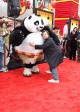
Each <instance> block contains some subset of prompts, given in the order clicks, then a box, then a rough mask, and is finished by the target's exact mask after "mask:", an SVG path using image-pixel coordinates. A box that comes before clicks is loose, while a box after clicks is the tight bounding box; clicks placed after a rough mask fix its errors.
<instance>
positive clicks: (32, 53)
mask: <svg viewBox="0 0 80 112" xmlns="http://www.w3.org/2000/svg"><path fill="white" fill-rule="evenodd" d="M42 30H48V31H49V33H50V36H51V37H53V38H54V41H55V42H56V43H58V38H57V37H56V36H55V35H54V33H52V31H51V29H50V28H49V21H48V20H47V19H44V18H42V17H40V16H37V15H35V14H32V15H30V16H28V17H26V18H25V20H23V23H22V24H21V26H18V27H16V28H15V29H14V30H13V31H12V32H11V34H10V44H12V56H10V61H9V63H8V65H7V67H8V70H11V69H16V68H19V67H24V71H23V74H24V76H31V75H32V73H39V69H38V67H37V65H36V64H37V63H39V61H40V60H43V59H44V55H43V51H42V50H35V49H34V48H33V47H31V46H29V43H30V42H34V43H35V44H40V45H41V44H43V42H44V40H43V38H42V36H41V31H42ZM13 56H14V57H15V58H14V57H13ZM19 57H20V59H19Z"/></svg>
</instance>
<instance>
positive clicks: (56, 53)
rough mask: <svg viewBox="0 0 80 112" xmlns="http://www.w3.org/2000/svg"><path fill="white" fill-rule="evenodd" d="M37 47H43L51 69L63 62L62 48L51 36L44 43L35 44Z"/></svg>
mask: <svg viewBox="0 0 80 112" xmlns="http://www.w3.org/2000/svg"><path fill="white" fill-rule="evenodd" d="M35 49H43V52H44V56H45V58H46V60H47V62H48V64H49V66H50V69H51V70H52V69H54V68H56V67H57V66H58V65H59V64H60V63H62V62H63V55H62V51H61V49H60V48H59V47H58V46H57V45H56V44H55V42H54V41H53V39H52V38H50V37H49V38H48V39H46V40H45V41H44V44H43V45H35Z"/></svg>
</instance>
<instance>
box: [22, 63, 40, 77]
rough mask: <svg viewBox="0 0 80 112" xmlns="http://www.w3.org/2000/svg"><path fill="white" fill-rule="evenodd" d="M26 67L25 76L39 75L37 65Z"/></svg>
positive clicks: (27, 65) (26, 65)
mask: <svg viewBox="0 0 80 112" xmlns="http://www.w3.org/2000/svg"><path fill="white" fill-rule="evenodd" d="M24 66H25V68H24V71H23V75H24V76H31V75H32V73H39V69H38V67H37V66H36V64H31V63H30V64H25V65H24Z"/></svg>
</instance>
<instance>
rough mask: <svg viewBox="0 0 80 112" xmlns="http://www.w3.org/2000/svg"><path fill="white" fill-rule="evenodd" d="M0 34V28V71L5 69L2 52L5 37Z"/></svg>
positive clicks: (0, 32) (0, 31) (1, 31)
mask: <svg viewBox="0 0 80 112" xmlns="http://www.w3.org/2000/svg"><path fill="white" fill-rule="evenodd" d="M2 36H3V30H2V29H0V72H4V71H5V69H4V67H3V54H4V44H5V39H4V38H3V37H2Z"/></svg>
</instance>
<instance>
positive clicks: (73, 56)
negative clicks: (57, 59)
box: [69, 27, 78, 61]
mask: <svg viewBox="0 0 80 112" xmlns="http://www.w3.org/2000/svg"><path fill="white" fill-rule="evenodd" d="M77 35H78V32H77V27H74V28H73V30H72V31H71V33H70V54H69V59H70V60H74V61H75V60H76V51H77Z"/></svg>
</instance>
